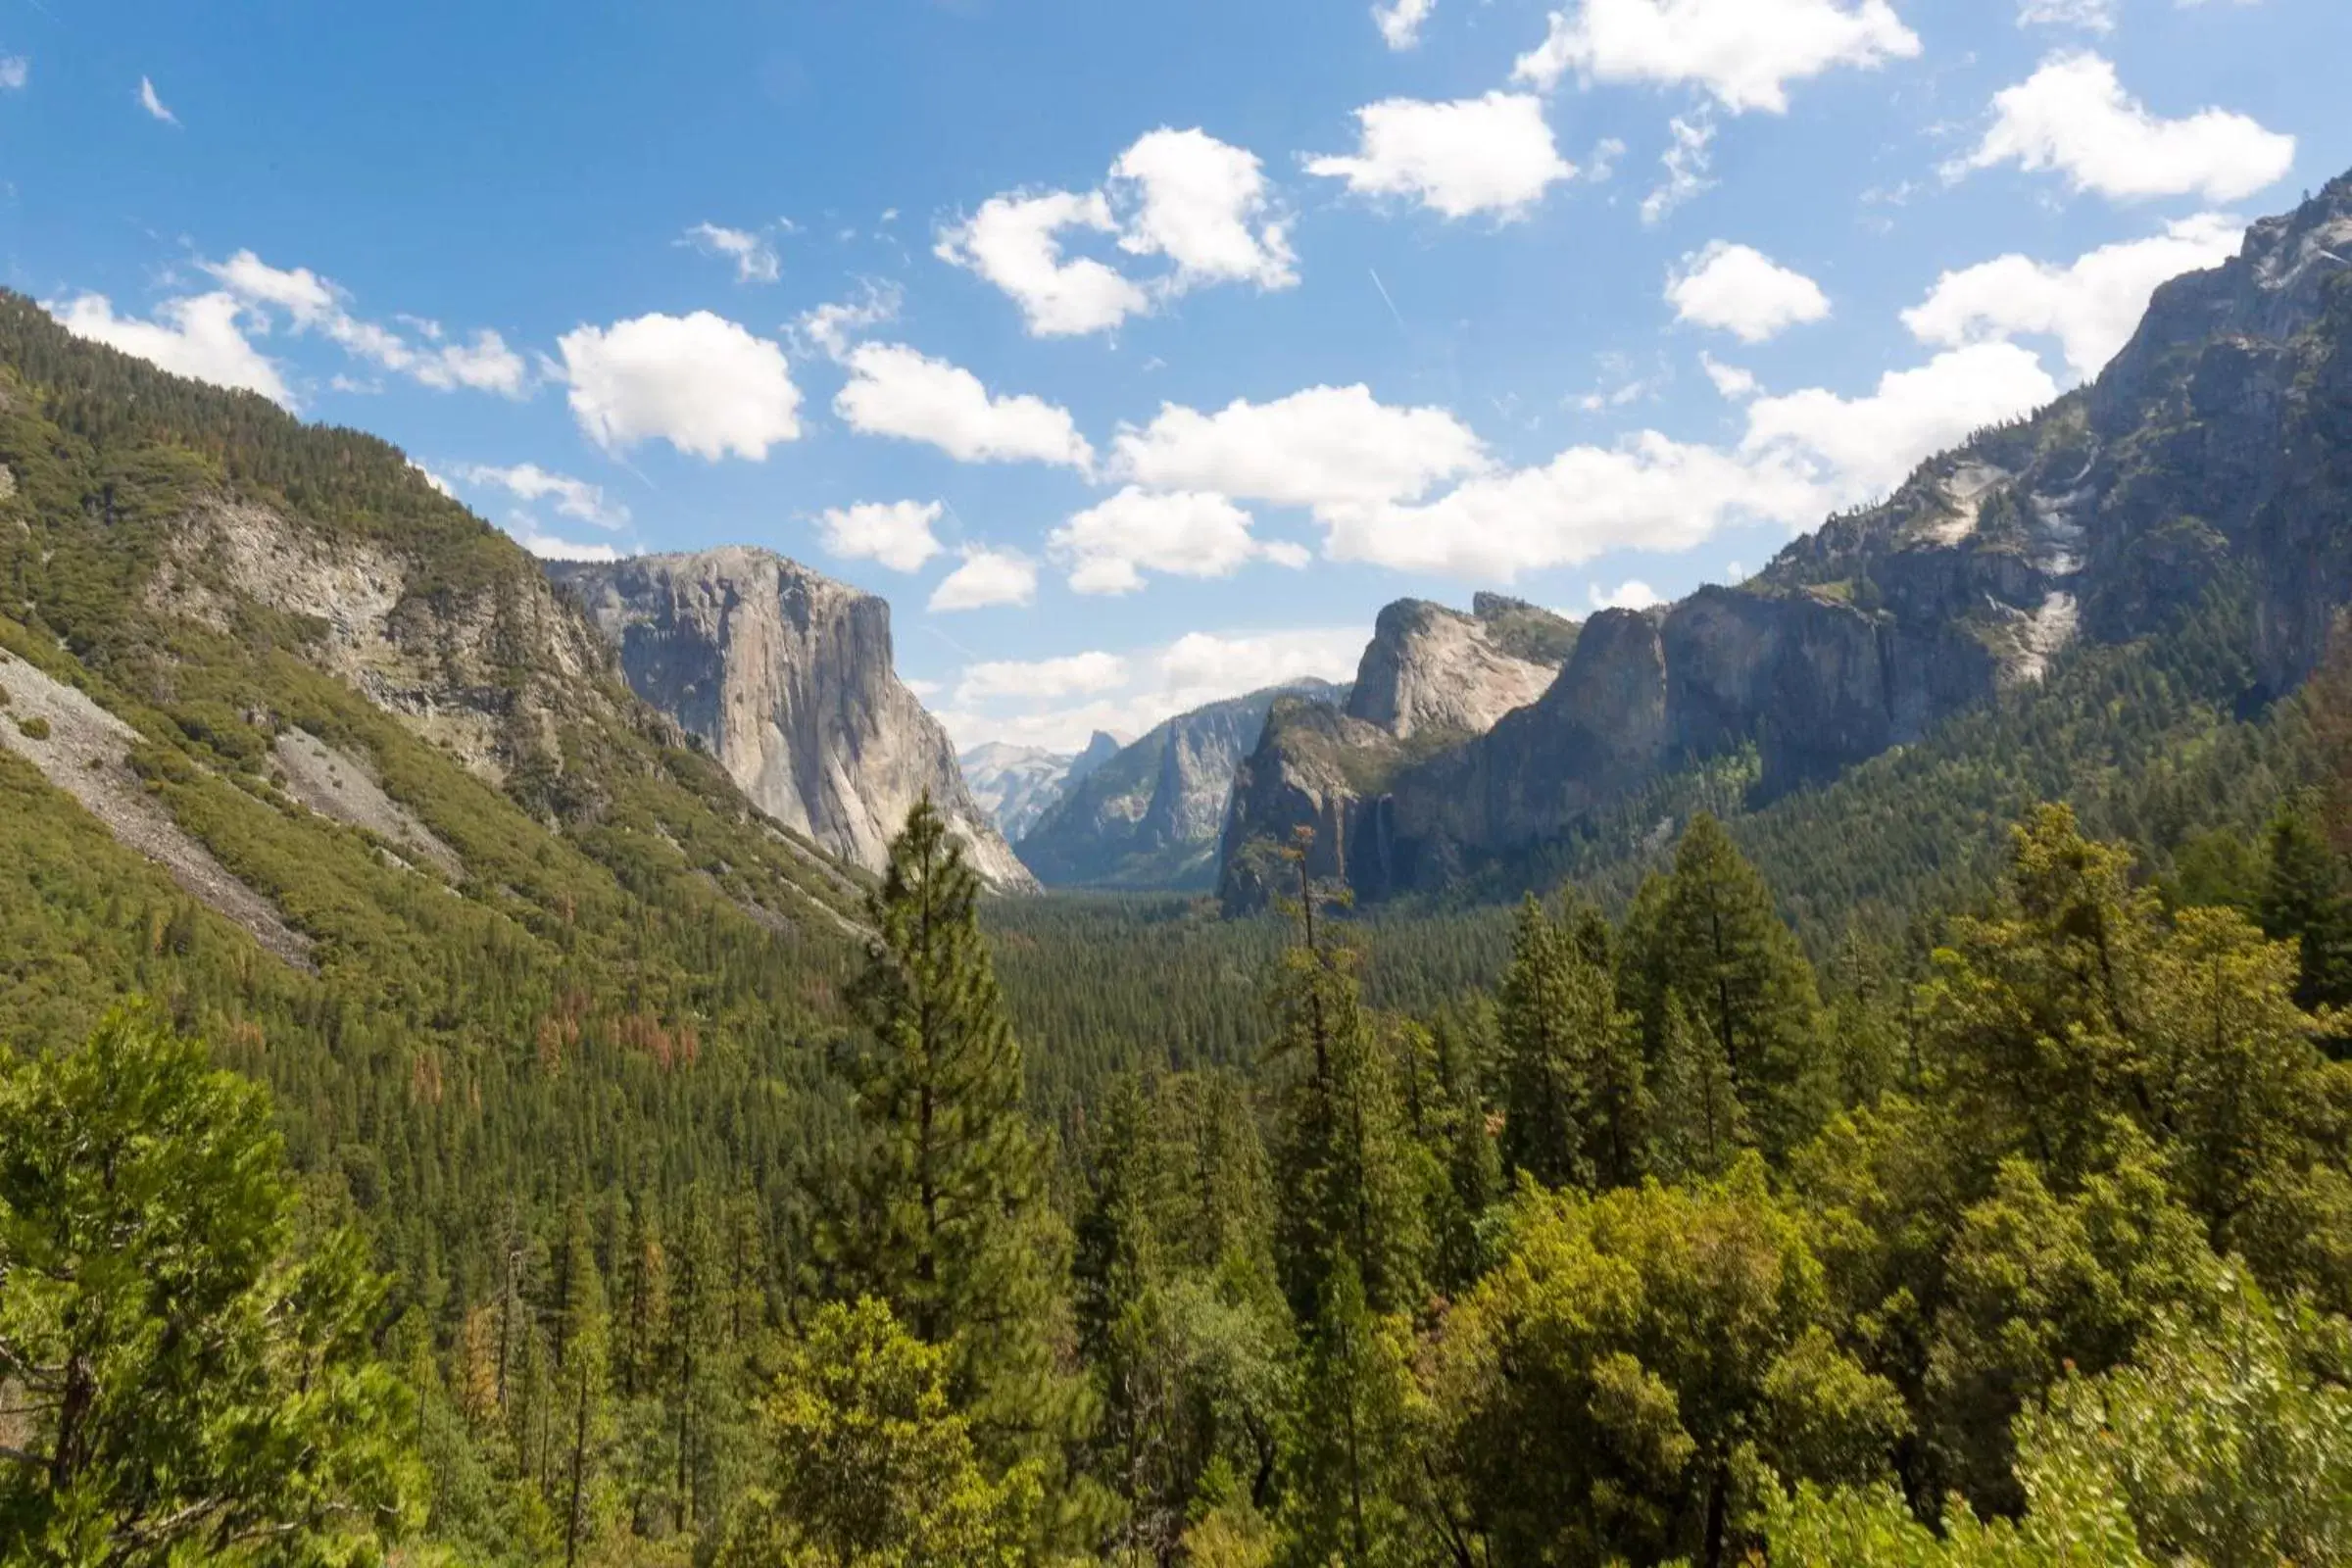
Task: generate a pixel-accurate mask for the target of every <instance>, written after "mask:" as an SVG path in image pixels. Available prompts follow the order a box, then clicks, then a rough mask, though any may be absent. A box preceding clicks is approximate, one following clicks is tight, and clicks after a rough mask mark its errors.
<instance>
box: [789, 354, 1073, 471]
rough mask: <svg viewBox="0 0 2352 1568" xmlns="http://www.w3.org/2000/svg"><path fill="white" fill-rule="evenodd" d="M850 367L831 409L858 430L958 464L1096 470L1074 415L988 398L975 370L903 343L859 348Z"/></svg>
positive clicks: (1038, 403)
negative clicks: (924, 446)
mask: <svg viewBox="0 0 2352 1568" xmlns="http://www.w3.org/2000/svg"><path fill="white" fill-rule="evenodd" d="M847 363H848V365H849V368H850V380H849V384H848V385H847V386H844V387H843V388H842V389H841V392H840V394H839V395H838V396H837V397H835V398H834V400H833V411H834V412H835V413H836V414H838V415H840V416H841V417H842V418H843V419H844V420H845V421H846V422H847V423H848V424H849V426H850V428H851V429H853V430H857V431H858V432H860V433H862V434H865V435H884V436H896V437H898V438H899V439H901V440H904V441H924V442H928V443H930V444H931V445H932V446H935V447H938V448H939V449H940V450H941V451H943V452H945V453H947V454H948V456H950V457H952V458H954V459H955V460H956V462H958V463H1047V464H1054V465H1058V466H1063V467H1070V468H1076V469H1078V470H1079V471H1081V472H1085V471H1087V470H1089V469H1090V468H1091V467H1092V466H1093V465H1094V456H1095V454H1094V449H1093V448H1092V447H1091V446H1089V445H1088V444H1087V442H1086V438H1085V437H1084V436H1081V435H1080V434H1079V433H1078V426H1077V422H1076V421H1075V420H1073V419H1072V418H1071V417H1070V412H1069V410H1067V409H1064V408H1060V407H1057V406H1055V405H1054V404H1051V403H1048V402H1046V401H1045V400H1044V399H1042V398H1037V397H1031V396H1028V395H1026V394H1021V395H1018V396H1013V395H998V396H991V395H990V393H989V390H988V388H987V387H985V386H983V385H982V384H981V382H980V378H979V377H978V376H976V375H974V374H972V372H971V371H969V370H967V369H964V368H962V367H960V366H956V365H951V364H949V363H948V362H947V361H945V360H934V359H930V358H928V357H926V356H925V355H923V354H921V353H920V352H918V351H916V350H914V349H911V348H908V347H907V345H906V344H904V343H861V344H859V345H858V347H857V348H855V349H852V350H851V351H850V354H849V356H848V360H847Z"/></svg>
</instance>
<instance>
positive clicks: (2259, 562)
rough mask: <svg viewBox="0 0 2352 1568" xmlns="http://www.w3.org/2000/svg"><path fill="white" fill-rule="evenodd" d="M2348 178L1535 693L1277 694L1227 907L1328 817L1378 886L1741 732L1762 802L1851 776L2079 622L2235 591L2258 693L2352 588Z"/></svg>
mask: <svg viewBox="0 0 2352 1568" xmlns="http://www.w3.org/2000/svg"><path fill="white" fill-rule="evenodd" d="M2348 257H2352V177H2347V178H2344V179H2338V180H2336V181H2335V182H2334V183H2332V184H2330V185H2329V186H2328V187H2327V189H2326V190H2325V191H2323V192H2322V193H2321V194H2320V195H2319V196H2317V197H2315V198H2314V199H2313V200H2312V201H2311V202H2309V203H2307V204H2306V205H2305V206H2304V207H2303V208H2301V209H2300V210H2298V211H2297V212H2296V213H2294V214H2292V215H2290V216H2287V217H2283V218H2277V219H2272V220H2269V221H2264V222H2261V223H2257V224H2256V225H2254V227H2253V228H2252V229H2251V230H2250V231H2249V232H2248V234H2247V237H2246V242H2245V246H2244V248H2243V251H2242V252H2241V254H2240V255H2239V256H2238V257H2236V258H2235V259H2233V260H2232V261H2230V262H2229V263H2227V264H2226V265H2224V266H2223V267H2221V268H2218V269H2215V270H2210V271H2205V272H2199V273H2194V274H2190V275H2187V276H2183V277H2180V278H2177V279H2175V280H2174V281H2172V282H2170V283H2168V284H2166V285H2165V286H2164V287H2163V288H2162V289H2160V290H2158V291H2157V293H2156V295H2155V297H2154V299H2153V300H2152V302H2151V303H2150V306H2149V309H2148V312H2147V315H2146V318H2145V319H2144V320H2143V322H2142V323H2141V326H2140V328H2139V330H2138V332H2137V333H2136V335H2135V336H2134V337H2133V338H2132V340H2131V343H2130V344H2129V345H2128V346H2127V347H2126V348H2125V349H2124V350H2123V352H2122V353H2121V354H2120V355H2119V356H2118V357H2117V359H2116V360H2115V362H2114V363H2113V364H2112V365H2110V366H2109V367H2108V368H2107V369H2106V370H2105V372H2104V373H2102V374H2101V376H2100V377H2099V378H2098V380H2097V381H2096V382H2095V383H2094V384H2092V385H2090V386H2088V387H2085V388H2082V389H2080V390H2078V391H2076V392H2074V393H2071V394H2069V395H2068V396H2066V397H2064V398H2062V399H2060V400H2059V401H2058V402H2056V403H2055V404H2053V405H2051V406H2050V407H2049V408H2047V409H2045V410H2043V411H2041V412H2040V413H2039V414H2037V415H2035V416H2034V417H2031V418H2029V419H2024V420H2020V421H2018V422H2016V423H2014V424H2011V425H2008V426H2004V427H2001V428H1998V429H1994V430H1988V431H1985V432H1983V433H1981V434H1979V435H1978V436H1977V437H1975V438H1974V439H1972V440H1971V441H1970V442H1969V443H1967V444H1966V445H1965V446H1963V447H1962V448H1960V449H1959V450H1957V451H1955V452H1951V453H1947V454H1945V455H1943V456H1940V457H1938V458H1936V459H1934V460H1933V461H1931V462H1929V463H1927V464H1925V465H1923V466H1921V467H1920V469H1919V470H1918V471H1917V472H1916V473H1914V474H1913V475H1912V477H1911V478H1910V479H1909V480H1908V481H1907V482H1906V483H1905V484H1904V485H1903V486H1902V487H1901V488H1900V489H1899V490H1897V491H1896V492H1895V494H1894V495H1893V496H1891V497H1890V498H1889V499H1887V501H1886V502H1884V503H1882V504H1881V505H1878V506H1876V507H1872V508H1869V509H1866V510H1863V511H1860V512H1857V513H1853V514H1850V515H1843V516H1840V517H1837V518H1834V519H1832V520H1831V521H1830V522H1828V523H1827V524H1825V525H1824V526H1823V527H1822V528H1821V529H1820V530H1818V531H1817V532H1815V533H1814V534H1812V535H1810V536H1808V537H1806V538H1803V539H1800V540H1798V541H1796V542H1795V543H1793V544H1791V545H1790V546H1789V548H1788V549H1787V550H1785V551H1784V552H1783V553H1782V554H1781V555H1780V556H1779V558H1777V559H1776V560H1775V561H1774V562H1773V564H1771V566H1770V567H1769V568H1768V569H1766V570H1765V571H1764V572H1763V573H1761V574H1759V575H1758V576H1757V577H1756V578H1754V579H1752V580H1750V581H1749V582H1747V583H1744V584H1742V585H1740V587H1737V588H1723V587H1710V588H1705V589H1702V590H1700V591H1699V592H1698V593H1696V594H1694V595H1692V596H1691V598H1689V599H1687V600H1684V601H1683V602H1682V603H1680V604H1678V605H1675V606H1672V607H1670V608H1666V609H1661V610H1656V611H1645V612H1633V611H1610V612H1605V613H1601V614H1599V615H1596V616H1594V617H1593V619H1592V620H1591V621H1590V622H1588V623H1587V624H1586V626H1585V627H1584V629H1583V632H1582V635H1581V636H1580V637H1579V638H1578V640H1577V642H1576V645H1575V648H1574V651H1573V654H1572V657H1570V659H1569V661H1568V662H1567V664H1566V667H1565V668H1564V669H1563V670H1562V672H1561V674H1560V675H1559V677H1558V679H1557V681H1556V682H1555V683H1553V684H1552V685H1551V686H1550V688H1549V689H1548V690H1547V691H1545V692H1544V693H1543V694H1542V696H1541V698H1540V700H1538V701H1536V702H1535V703H1533V704H1531V705H1529V706H1527V707H1525V708H1522V709H1520V710H1518V711H1515V712H1512V713H1510V714H1509V715H1507V716H1506V717H1504V718H1502V719H1501V720H1500V721H1499V722H1497V723H1496V724H1495V726H1494V727H1493V729H1492V730H1490V731H1488V732H1487V733H1485V734H1483V735H1480V736H1478V737H1476V738H1473V739H1469V740H1461V741H1454V742H1450V743H1447V744H1444V745H1440V746H1437V747H1435V748H1430V749H1416V748H1415V747H1413V746H1411V745H1410V744H1409V743H1408V742H1406V741H1405V740H1404V739H1403V738H1401V737H1400V736H1399V735H1397V733H1396V732H1395V730H1394V729H1393V728H1390V727H1387V726H1383V725H1379V724H1374V723H1370V722H1365V721H1361V720H1360V717H1359V715H1356V714H1354V713H1352V712H1350V713H1335V712H1333V711H1328V710H1319V709H1316V708H1314V707H1312V706H1310V705H1304V704H1285V705H1281V706H1279V707H1278V708H1277V709H1276V710H1275V711H1274V712H1273V714H1272V715H1271V717H1270V720H1269V722H1268V724H1267V725H1266V728H1265V732H1264V734H1263V736H1262V737H1261V739H1260V743H1259V745H1258V747H1257V749H1256V751H1255V752H1254V753H1253V755H1252V756H1251V758H1250V761H1249V763H1248V765H1247V766H1246V767H1245V768H1244V769H1243V770H1242V773H1241V775H1240V778H1239V779H1238V781H1237V785H1236V791H1235V802H1234V813H1233V816H1232V819H1231V821H1230V822H1229V824H1228V827H1227V832H1226V837H1225V842H1224V845H1223V847H1222V852H1221V859H1222V869H1221V872H1220V886H1221V889H1222V891H1223V895H1224V898H1225V901H1226V903H1227V905H1228V906H1229V907H1234V908H1246V907H1254V906H1255V905H1256V904H1258V903H1260V902H1262V899H1263V897H1264V894H1265V889H1264V887H1263V885H1262V878H1261V876H1260V872H1259V869H1258V867H1259V865H1260V863H1261V862H1262V858H1263V849H1262V848H1261V846H1264V845H1267V844H1272V843H1278V842H1282V841H1285V840H1287V839H1288V837H1289V836H1290V834H1291V832H1292V830H1293V829H1294V828H1295V827H1297V826H1300V825H1312V826H1314V827H1315V828H1316V830H1317V842H1316V847H1315V869H1316V870H1317V872H1318V874H1322V875H1327V876H1336V877H1343V878H1345V879H1346V881H1347V882H1348V884H1349V885H1350V886H1351V887H1352V888H1353V889H1354V890H1355V891H1356V893H1357V894H1358V895H1359V896H1360V897H1362V898H1364V899H1367V900H1378V899H1381V898H1386V897H1389V896H1391V895H1395V894H1398V893H1404V892H1415V891H1428V890H1433V889H1437V888H1442V887H1446V886H1448V885H1451V884H1454V883H1457V882H1459V881H1460V880H1462V879H1463V878H1464V877H1465V876H1466V875H1469V874H1471V873H1472V872H1474V871H1475V870H1477V869H1478V868H1479V867H1481V866H1491V865H1493V864H1495V863H1496V862H1498V861H1508V860H1510V859H1512V858H1516V857H1524V856H1527V855H1529V854H1531V853H1534V852H1536V851H1538V850H1539V849H1540V848H1541V847H1542V846H1544V845H1545V844H1546V843H1549V842H1551V841H1555V840H1558V839H1559V838H1561V837H1562V836H1563V835H1566V834H1569V833H1572V832H1574V831H1577V830H1578V829H1579V828H1580V825H1583V824H1588V823H1591V822H1592V821H1593V820H1595V819H1596V816H1597V815H1598V814H1599V813H1601V812H1603V811H1604V810H1605V809H1611V808H1612V807H1613V805H1614V803H1617V802H1621V801H1624V800H1627V799H1629V798H1631V797H1632V796H1633V795H1635V794H1636V793H1637V792H1640V791H1642V790H1644V789H1647V788H1649V787H1651V786H1652V785H1654V784H1655V783H1656V782H1657V781H1660V780H1663V779H1666V778H1669V777H1672V776H1675V775H1677V774H1679V773H1682V772H1687V771H1689V770H1691V769H1693V768H1698V767H1703V766H1705V765H1707V764H1708V763H1710V761H1711V760H1717V759H1727V758H1734V757H1738V756H1740V755H1743V754H1752V755H1753V756H1754V758H1755V765H1756V777H1755V780H1754V783H1753V787H1752V789H1751V790H1750V792H1749V799H1750V802H1751V803H1761V802H1767V801H1771V800H1774V799H1778V798H1782V797H1786V796H1789V794H1791V793H1792V792H1796V791H1800V790H1804V789H1806V788H1809V787H1811V786H1815V785H1819V784H1822V783H1824V782H1825V781H1828V780H1831V779H1835V778H1838V777H1839V776H1840V775H1841V774H1842V773H1843V772H1844V771H1845V770H1847V769H1849V768H1852V767H1853V766H1855V765H1856V764H1858V763H1861V762H1863V761H1865V760H1868V759H1871V758H1874V757H1878V756H1880V755H1881V754H1884V753H1886V752H1887V751H1889V750H1890V749H1893V748H1899V747H1907V746H1912V745H1914V744H1916V743H1918V742H1920V741H1921V740H1922V739H1923V738H1925V737H1927V736H1929V735H1931V734H1933V733H1935V732H1936V730H1937V728H1938V726H1939V725H1942V724H1944V723H1946V722H1947V721H1949V720H1950V719H1951V718H1953V717H1954V716H1955V715H1957V714H1960V713H1963V712H1967V711H1974V710H1977V709H1980V708H1982V707H1984V706H1985V705H1986V704H1987V703H1989V702H1992V701H1994V700H1996V699H1998V698H2000V697H2001V696H2002V695H2003V694H2004V693H2009V692H2015V691H2018V690H2020V689H2021V688H2026V687H2031V686H2034V685H2035V684H2036V683H2038V682H2041V681H2042V680H2044V679H2045V677H2046V676H2047V675H2048V673H2049V672H2050V670H2051V669H2052V667H2053V665H2054V664H2055V663H2057V662H2060V661H2061V660H2062V659H2063V658H2064V657H2066V656H2067V655H2068V653H2069V650H2071V649H2073V648H2075V647H2076V646H2077V645H2079V644H2082V645H2089V646H2122V645H2125V644H2128V643H2131V642H2132V641H2133V640H2135V639H2144V638H2147V637H2151V636H2159V637H2160V636H2164V635H2167V634H2168V631H2169V628H2172V627H2175V626H2177V625H2178V624H2180V622H2181V620H2182V618H2183V617H2184V616H2186V615H2188V614H2190V613H2192V612H2194V611H2195V610H2196V609H2197V607H2198V606H2199V605H2200V604H2202V603H2204V602H2205V601H2206V600H2207V598H2208V596H2209V595H2211V594H2213V593H2216V592H2239V593H2242V594H2243V595H2244V596H2246V599H2247V603H2248V606H2249V610H2248V613H2249V614H2250V616H2251V623H2252V637H2251V654H2252V659H2253V662H2254V667H2255V672H2256V676H2257V682H2258V689H2259V691H2260V692H2261V693H2268V694H2277V693H2279V692H2284V691H2287V690H2290V689H2291V688H2292V687H2293V686H2294V685H2295V684H2296V683H2297V682H2299V681H2300V679H2301V678H2302V676H2303V675H2304V674H2305V673H2307V672H2308V671H2309V670H2310V669H2311V668H2312V666H2313V665H2314V663H2315V662H2317V660H2318V659H2319V656H2320V653H2321V648H2322V643H2323V640H2324V638H2325V635H2326V632H2327V626H2328V624H2329V620H2330V617H2331V616H2332V615H2333V614H2334V613H2335V612H2336V611H2337V610H2338V609H2339V608H2340V607H2341V606H2343V605H2344V604H2345V603H2346V601H2347V600H2348V599H2352V529H2347V528H2346V527H2345V526H2344V518H2345V517H2346V516H2347V515H2352V464H2348V463H2347V460H2346V454H2347V453H2352V261H2348V260H2347V258H2348Z"/></svg>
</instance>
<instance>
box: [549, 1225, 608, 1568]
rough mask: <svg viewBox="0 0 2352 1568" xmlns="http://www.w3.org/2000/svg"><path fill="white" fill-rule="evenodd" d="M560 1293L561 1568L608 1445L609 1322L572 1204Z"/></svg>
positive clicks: (582, 1530) (569, 1560)
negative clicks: (563, 1445) (563, 1447)
mask: <svg viewBox="0 0 2352 1568" xmlns="http://www.w3.org/2000/svg"><path fill="white" fill-rule="evenodd" d="M563 1255H564V1261H563V1272H562V1274H561V1275H560V1278H561V1280H562V1282H563V1283H562V1294H561V1296H560V1297H559V1299H558V1303H557V1316H556V1363H557V1367H556V1373H557V1382H558V1385H559V1399H560V1401H561V1403H562V1405H563V1407H564V1412H565V1420H564V1428H565V1432H564V1436H565V1438H566V1440H567V1452H566V1453H565V1455H564V1461H563V1464H562V1468H561V1474H560V1476H559V1477H558V1478H557V1480H558V1483H559V1488H560V1492H561V1495H560V1497H559V1499H558V1503H559V1510H560V1512H561V1513H562V1516H563V1519H564V1568H572V1565H573V1564H574V1563H576V1562H577V1561H578V1560H579V1552H580V1545H581V1543H582V1540H583V1539H584V1537H585V1536H586V1534H587V1531H588V1529H589V1525H590V1521H589V1517H588V1511H589V1503H590V1500H591V1499H590V1492H589V1489H590V1488H591V1486H592V1485H593V1484H594V1481H595V1473H596V1465H597V1461H598V1458H599V1456H600V1454H601V1452H602V1449H603V1446H604V1445H605V1444H606V1443H608V1442H609V1441H611V1430H610V1429H611V1420H612V1417H611V1410H610V1404H609V1401H608V1399H607V1398H606V1380H607V1379H608V1377H609V1376H610V1367H609V1365H608V1361H609V1357H610V1352H611V1340H612V1332H611V1321H610V1315H609V1313H608V1312H607V1310H606V1302H605V1278H604V1273H603V1271H602V1270H600V1269H599V1268H598V1267H597V1263H596V1249H595V1246H594V1243H593V1242H592V1241H591V1239H590V1236H589V1230H588V1210H587V1207H586V1205H585V1204H583V1203H580V1202H579V1201H576V1200H575V1201H573V1203H572V1205H571V1209H570V1211H569V1213H568V1215H567V1216H566V1218H565V1223H564V1254H563Z"/></svg>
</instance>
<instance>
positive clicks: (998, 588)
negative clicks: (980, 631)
mask: <svg viewBox="0 0 2352 1568" xmlns="http://www.w3.org/2000/svg"><path fill="white" fill-rule="evenodd" d="M960 554H961V555H962V557H963V564H962V565H960V566H957V567H956V569H955V570H954V571H952V572H950V573H948V575H947V576H946V578H945V579H943V580H942V581H941V583H940V585H939V586H938V587H937V588H935V589H933V590H932V592H931V608H932V609H933V610H987V609H991V608H993V607H995V606H999V605H1026V604H1029V603H1030V602H1032V601H1033V600H1035V599H1036V598H1037V563H1036V562H1034V561H1031V560H1029V559H1028V558H1027V557H1026V556H1022V555H1019V554H1016V553H1015V552H1012V551H1009V550H992V549H990V548H988V547H987V546H985V545H965V546H964V547H963V549H962V551H961V552H960Z"/></svg>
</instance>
